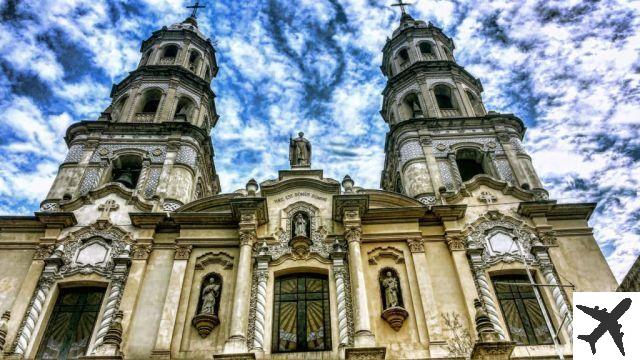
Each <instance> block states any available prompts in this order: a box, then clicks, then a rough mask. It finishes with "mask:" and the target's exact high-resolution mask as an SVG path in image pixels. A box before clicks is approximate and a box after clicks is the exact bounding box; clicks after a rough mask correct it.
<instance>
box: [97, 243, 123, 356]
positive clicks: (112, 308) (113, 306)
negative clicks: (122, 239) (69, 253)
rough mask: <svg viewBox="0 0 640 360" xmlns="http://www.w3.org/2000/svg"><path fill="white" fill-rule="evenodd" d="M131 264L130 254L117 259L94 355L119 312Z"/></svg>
mask: <svg viewBox="0 0 640 360" xmlns="http://www.w3.org/2000/svg"><path fill="white" fill-rule="evenodd" d="M130 263H131V258H130V256H129V253H128V252H125V253H123V254H122V255H120V256H118V257H117V258H115V266H114V269H113V275H112V276H111V290H110V291H109V297H108V298H107V305H106V306H105V309H104V314H103V315H102V321H100V326H99V327H98V332H97V333H96V341H95V344H94V345H93V351H92V353H95V351H96V349H97V348H98V346H100V345H102V343H103V341H104V337H105V335H107V331H109V327H110V326H111V322H112V321H113V318H114V314H115V313H116V312H118V311H119V310H118V305H119V303H120V294H121V293H122V288H123V287H124V282H125V279H126V276H127V269H128V268H129V264H130Z"/></svg>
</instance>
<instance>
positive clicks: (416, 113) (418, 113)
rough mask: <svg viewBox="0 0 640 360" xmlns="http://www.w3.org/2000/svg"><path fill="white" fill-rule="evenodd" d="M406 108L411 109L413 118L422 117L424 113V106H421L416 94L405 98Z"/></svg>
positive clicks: (410, 112)
mask: <svg viewBox="0 0 640 360" xmlns="http://www.w3.org/2000/svg"><path fill="white" fill-rule="evenodd" d="M404 103H405V106H406V109H407V110H408V111H409V114H410V115H411V118H413V119H415V118H421V117H423V115H424V113H423V112H422V106H420V100H418V96H417V95H416V94H409V95H407V97H406V98H405V99H404Z"/></svg>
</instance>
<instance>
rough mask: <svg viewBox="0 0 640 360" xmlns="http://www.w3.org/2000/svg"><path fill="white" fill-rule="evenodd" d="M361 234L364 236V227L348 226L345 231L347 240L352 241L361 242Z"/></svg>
mask: <svg viewBox="0 0 640 360" xmlns="http://www.w3.org/2000/svg"><path fill="white" fill-rule="evenodd" d="M361 236H362V229H360V228H359V227H352V228H348V229H347V230H346V231H345V232H344V238H345V239H346V240H347V242H352V241H356V242H360V238H361Z"/></svg>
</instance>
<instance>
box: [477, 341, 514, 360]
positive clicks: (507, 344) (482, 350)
mask: <svg viewBox="0 0 640 360" xmlns="http://www.w3.org/2000/svg"><path fill="white" fill-rule="evenodd" d="M515 347H516V343H515V342H512V341H491V342H477V343H475V345H473V351H472V352H471V359H472V360H509V358H510V357H511V353H512V352H513V349H514V348H515Z"/></svg>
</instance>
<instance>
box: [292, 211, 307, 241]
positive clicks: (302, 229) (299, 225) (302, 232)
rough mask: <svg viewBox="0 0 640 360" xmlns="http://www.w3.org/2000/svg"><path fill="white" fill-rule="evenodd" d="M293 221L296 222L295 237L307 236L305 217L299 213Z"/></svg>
mask: <svg viewBox="0 0 640 360" xmlns="http://www.w3.org/2000/svg"><path fill="white" fill-rule="evenodd" d="M293 221H294V222H295V228H294V235H295V236H307V220H306V219H305V218H304V216H302V214H300V213H298V215H296V218H295V219H293Z"/></svg>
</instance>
